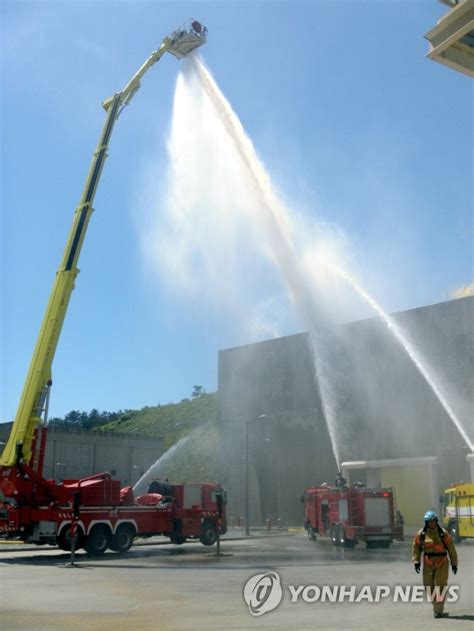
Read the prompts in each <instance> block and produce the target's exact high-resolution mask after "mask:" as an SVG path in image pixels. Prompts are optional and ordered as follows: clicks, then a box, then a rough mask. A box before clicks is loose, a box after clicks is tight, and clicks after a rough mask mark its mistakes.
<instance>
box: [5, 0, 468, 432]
mask: <svg viewBox="0 0 474 631" xmlns="http://www.w3.org/2000/svg"><path fill="white" fill-rule="evenodd" d="M1 10H2V45H1V55H2V84H3V88H2V94H1V101H2V122H1V126H2V160H1V173H2V191H1V195H2V215H1V222H2V223H1V279H2V286H1V300H2V303H1V316H2V320H1V344H2V352H1V357H2V363H1V392H2V409H1V417H0V420H1V421H7V420H11V418H12V417H13V416H14V413H15V411H16V405H17V402H18V400H19V397H20V394H21V388H22V385H23V380H24V377H25V375H26V371H27V368H28V363H29V361H30V356H31V353H32V350H33V347H34V343H35V340H36V334H37V331H38V328H39V324H40V321H41V318H42V315H43V310H44V307H45V304H46V301H47V298H48V295H49V291H50V287H51V284H52V280H53V278H54V273H55V271H56V269H57V266H58V264H59V261H60V257H61V254H62V250H63V247H64V244H65V240H66V236H67V233H68V230H69V227H70V224H71V221H72V214H73V211H74V208H75V206H76V204H77V202H78V200H79V197H80V194H81V191H82V187H83V181H84V178H85V175H86V173H87V169H88V166H89V161H90V156H91V153H92V151H93V149H94V148H95V145H96V142H97V138H98V135H99V132H100V129H101V126H102V124H103V119H104V113H103V110H102V108H101V106H100V103H101V101H102V100H103V99H104V98H105V97H107V96H109V95H111V94H113V93H114V92H115V91H117V90H119V89H121V88H122V87H123V86H124V85H125V83H126V82H127V81H128V79H129V78H130V77H131V75H132V74H133V73H134V72H135V71H136V70H137V69H138V67H139V66H140V65H141V63H142V62H143V61H144V60H145V58H146V57H147V56H148V54H149V53H150V52H151V51H152V50H154V49H155V48H157V47H158V46H159V44H160V42H161V40H162V38H163V37H164V36H165V35H167V34H169V33H170V32H171V31H173V30H174V29H175V28H176V27H177V26H178V25H179V24H181V23H182V22H183V21H184V20H185V19H187V18H189V17H190V16H194V17H196V18H198V19H199V20H201V21H202V22H203V23H205V24H206V25H207V27H208V29H209V37H208V42H207V44H206V45H205V46H204V47H203V49H202V57H203V59H204V61H205V63H206V65H207V67H208V68H209V69H210V71H211V72H212V73H213V75H214V78H215V79H216V81H217V83H218V85H219V86H220V88H221V90H222V92H223V93H224V94H225V96H226V97H227V98H228V100H229V101H230V103H231V104H232V106H233V108H234V110H235V111H236V113H237V114H238V116H239V117H240V119H241V121H242V124H243V125H244V127H245V129H246V131H247V133H248V134H249V136H250V137H251V138H252V140H253V142H254V144H255V146H256V148H257V151H258V153H259V155H260V157H261V159H262V160H263V162H264V164H265V165H266V167H267V168H268V170H269V172H270V174H271V176H272V180H273V183H274V184H275V185H276V187H277V188H278V190H279V191H280V193H281V194H282V196H283V197H284V198H285V199H286V200H291V203H292V204H293V205H295V206H297V207H299V208H302V209H304V212H306V213H309V214H311V213H313V212H314V213H317V215H318V219H319V220H322V221H327V222H329V223H331V224H334V225H336V226H338V227H339V228H340V229H341V230H342V231H343V232H344V234H345V235H347V237H348V238H349V239H350V242H351V249H352V251H353V252H354V255H355V256H356V258H357V260H358V267H359V269H360V272H361V274H362V277H363V278H364V281H365V283H366V286H367V287H368V288H369V289H370V291H371V292H372V294H373V295H374V296H375V297H376V298H377V300H378V301H379V302H381V303H382V305H383V306H384V307H385V308H386V309H387V310H388V311H398V310H403V309H407V308H413V307H417V306H421V305H425V304H430V303H436V302H440V301H442V300H446V299H447V298H449V296H450V294H451V292H452V291H453V290H455V289H456V288H458V287H460V286H464V285H468V284H469V283H471V282H472V280H473V278H472V276H473V274H472V252H473V242H472V227H473V226H472V145H471V143H472V82H471V81H470V80H469V79H468V78H467V77H466V76H464V75H462V74H459V73H456V72H454V71H452V70H450V69H448V68H446V67H444V66H441V65H439V64H436V63H434V62H431V61H428V60H427V59H425V55H426V52H427V50H428V43H427V41H426V40H425V39H424V38H423V35H424V33H426V32H427V31H428V30H429V29H430V28H432V27H433V26H434V24H435V23H436V21H437V20H438V19H439V18H440V16H441V15H443V14H444V13H445V12H446V10H447V7H445V6H444V5H442V4H440V3H438V2H436V1H435V0H422V1H419V2H417V1H413V0H406V1H395V0H393V1H383V2H382V1H376V0H373V1H362V0H352V1H346V2H342V1H341V2H340V1H337V0H331V1H329V0H326V1H324V2H316V1H315V2H203V3H199V2H196V3H192V4H191V3H185V2H172V3H171V2H170V3H167V2H159V3H154V2H79V1H76V2H41V1H38V2H8V1H5V0H4V2H3V3H2V9H1ZM179 69H180V62H178V61H177V60H176V59H175V58H174V57H171V56H169V55H168V56H166V57H165V58H163V59H162V60H161V61H160V62H159V64H158V65H157V66H156V67H154V68H153V69H151V70H150V71H149V73H148V75H147V76H146V77H145V79H144V80H143V82H142V87H141V89H140V91H139V92H138V93H137V95H136V96H135V98H134V100H133V101H132V103H131V105H130V107H129V108H127V109H126V110H125V111H124V112H123V114H122V115H121V117H120V118H119V120H118V122H117V125H116V128H115V131H114V135H113V138H112V141H111V145H110V150H109V158H108V160H107V162H106V165H105V169H104V174H103V177H102V181H101V184H100V187H99V190H98V193H97V197H96V200H95V204H94V207H95V210H96V212H95V213H94V214H93V217H92V220H91V223H90V226H89V231H88V234H87V236H86V240H85V244H84V248H83V251H82V254H81V259H80V261H79V267H80V269H81V272H80V274H79V277H78V279H77V283H76V289H75V291H74V293H73V296H72V299H71V303H70V307H69V311H68V314H67V318H66V322H65V324H64V327H63V333H62V336H61V339H60V342H59V346H58V350H57V353H56V358H55V361H54V365H53V380H54V388H53V396H52V403H51V414H52V415H54V416H60V415H64V414H65V413H66V412H68V411H69V410H71V409H80V410H90V409H91V408H93V407H96V408H98V409H100V410H110V411H112V410H117V409H124V408H141V407H143V406H145V405H156V404H158V403H168V402H171V401H179V400H180V399H182V398H184V397H186V396H189V394H190V393H191V391H192V389H193V385H194V384H200V385H203V386H204V387H205V388H207V390H208V391H212V390H215V389H216V388H217V352H218V350H219V349H220V348H226V347H230V346H236V345H238V344H243V343H246V342H247V341H253V340H249V339H246V338H245V335H244V334H243V333H242V331H239V330H238V329H237V328H236V327H235V326H234V324H232V325H230V324H229V323H228V322H227V320H226V317H225V314H224V313H219V312H218V311H216V310H215V309H211V308H209V305H207V304H206V302H205V301H204V300H203V303H202V304H199V301H196V300H193V301H190V300H188V299H187V298H186V297H185V296H180V295H177V294H176V292H172V291H169V289H168V288H167V286H166V284H165V283H162V284H159V285H158V291H157V287H156V286H155V287H153V288H152V287H151V286H150V282H149V278H148V277H147V274H146V273H145V271H144V261H143V257H142V254H141V249H140V245H139V230H137V214H136V208H137V205H138V203H139V200H140V198H141V192H142V189H143V186H144V174H145V173H146V172H147V171H148V170H149V168H150V164H152V165H154V166H153V168H155V170H156V177H157V178H159V177H160V174H161V173H163V176H164V174H165V172H166V168H167V164H168V156H167V153H166V140H167V135H168V132H169V129H170V124H171V113H172V104H173V93H174V89H175V82H176V78H177V75H178V72H179ZM223 212H224V211H223ZM262 291H263V293H264V292H265V290H264V289H263V290H262ZM268 291H269V295H270V294H271V291H272V289H271V288H269V289H268ZM263 297H265V296H263ZM300 330H302V327H301V325H299V324H298V322H296V321H291V320H289V324H288V326H287V328H286V329H284V330H283V331H281V333H283V334H291V333H296V332H299V331H300Z"/></svg>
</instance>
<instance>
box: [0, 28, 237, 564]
mask: <svg viewBox="0 0 474 631" xmlns="http://www.w3.org/2000/svg"><path fill="white" fill-rule="evenodd" d="M206 37H207V29H206V27H205V26H204V25H202V24H201V23H200V22H198V21H197V20H193V21H192V22H191V23H190V24H189V26H188V27H183V28H181V29H179V30H178V31H175V32H174V33H172V34H171V35H170V37H165V38H164V39H163V42H162V44H161V46H160V47H159V48H158V49H157V50H155V51H154V52H152V54H151V55H150V56H149V57H148V59H147V60H146V61H145V63H144V64H143V65H142V66H141V67H140V69H139V70H138V71H137V72H136V73H135V74H134V75H133V77H132V78H131V80H130V81H129V82H128V83H127V85H126V86H125V87H124V88H123V90H121V91H119V92H116V93H115V94H114V95H113V96H112V97H110V98H107V99H105V101H103V103H102V105H103V107H104V109H105V111H106V117H105V122H104V126H103V128H102V131H101V134H100V137H99V141H98V144H97V150H96V151H95V152H94V154H93V157H92V161H91V165H90V169H89V172H88V174H87V178H86V182H85V186H84V190H83V193H82V196H81V198H80V201H79V205H78V206H77V208H76V210H75V212H74V218H73V223H72V227H71V231H70V233H69V236H68V239H67V242H66V247H65V249H64V254H63V257H62V259H61V262H60V266H59V268H58V271H57V273H56V276H55V278H54V282H53V286H52V289H51V294H50V298H49V301H48V303H47V306H46V311H45V314H44V318H43V322H42V324H41V327H40V331H39V333H38V338H37V342H36V346H35V349H34V352H33V356H32V359H31V362H30V367H29V370H28V373H27V376H26V380H25V384H24V387H23V392H22V395H21V398H20V402H19V405H18V410H17V413H16V416H15V420H14V423H13V427H12V430H11V433H10V436H9V439H8V442H7V444H6V445H5V448H4V449H3V452H2V454H1V456H0V535H1V536H4V537H10V538H17V539H22V540H23V541H27V542H32V543H39V544H42V543H53V544H54V543H57V544H58V545H59V546H61V547H62V548H64V549H68V548H69V547H71V542H72V541H73V542H74V546H73V547H74V549H75V548H79V547H82V546H83V547H84V548H85V549H86V550H87V551H88V552H90V553H93V554H103V552H105V550H106V549H107V548H111V549H112V550H116V551H118V552H125V551H126V550H128V549H129V548H130V546H131V545H132V541H133V537H134V536H137V535H140V536H149V535H157V534H163V535H165V536H167V537H170V539H171V541H173V542H174V543H177V544H179V543H183V542H184V541H185V540H186V539H188V538H199V539H200V540H201V542H202V543H203V544H204V545H212V544H213V543H214V541H215V540H216V535H217V533H218V532H221V533H223V532H225V492H224V490H223V489H222V488H221V487H220V486H219V485H217V484H191V485H168V486H167V487H164V486H160V485H158V486H157V484H155V485H154V486H153V488H151V489H149V491H150V492H149V493H146V494H145V495H144V496H141V497H138V498H135V497H134V494H133V489H132V488H130V487H128V488H126V489H123V490H122V491H121V490H120V482H118V481H117V480H112V478H111V476H110V475H109V474H108V473H101V474H98V475H94V476H91V477H88V478H84V479H82V480H65V481H63V482H61V484H58V483H56V482H55V481H54V480H46V479H45V478H43V475H42V470H43V459H44V450H45V441H46V433H47V417H48V407H49V399H50V391H51V386H52V378H51V373H52V363H53V358H54V353H55V351H56V347H57V344H58V341H59V336H60V333H61V328H62V325H63V323H64V319H65V316H66V312H67V308H68V305H69V300H70V298H71V294H72V291H73V289H74V287H75V283H76V278H77V275H78V273H79V268H78V267H77V265H78V261H79V255H80V252H81V248H82V245H83V242H84V238H85V234H86V231H87V227H88V225H89V220H90V218H91V216H92V211H93V202H94V199H95V194H96V191H97V187H98V184H99V181H100V177H101V174H102V170H103V167H104V163H105V159H106V157H107V151H108V148H109V143H110V138H111V134H112V131H113V129H114V126H115V123H116V121H117V119H118V117H119V115H120V113H121V112H122V111H123V109H124V107H125V106H126V105H128V104H129V103H130V101H131V99H132V98H133V96H134V95H135V93H136V92H137V90H138V89H139V87H140V82H141V79H142V77H143V75H144V74H145V72H146V71H147V70H148V69H149V68H150V67H151V66H152V65H154V64H155V63H157V62H158V61H159V60H160V59H161V58H162V57H163V55H164V54H165V53H167V52H169V53H171V54H172V55H174V56H175V57H177V58H178V59H179V58H181V57H184V56H186V55H187V54H188V53H189V52H191V50H194V49H195V48H197V47H199V46H201V45H202V44H204V43H205V41H206Z"/></svg>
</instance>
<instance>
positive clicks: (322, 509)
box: [302, 484, 401, 548]
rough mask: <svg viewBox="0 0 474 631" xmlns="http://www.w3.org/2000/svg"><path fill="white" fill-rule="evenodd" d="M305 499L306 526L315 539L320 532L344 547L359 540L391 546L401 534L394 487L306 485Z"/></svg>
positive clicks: (376, 544)
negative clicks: (396, 515) (397, 520)
mask: <svg viewBox="0 0 474 631" xmlns="http://www.w3.org/2000/svg"><path fill="white" fill-rule="evenodd" d="M302 501H303V503H304V527H305V530H306V532H307V534H308V537H309V539H311V540H313V541H314V540H315V539H316V537H317V535H319V536H329V537H330V538H331V540H332V542H333V544H334V545H340V546H344V547H345V548H352V547H353V546H355V545H356V544H357V543H358V542H359V541H365V542H366V544H367V547H382V548H388V547H389V546H390V544H391V543H392V541H393V539H399V538H401V532H400V528H401V526H399V525H397V524H396V521H395V512H394V500H393V492H392V489H380V490H374V489H368V488H365V487H364V486H362V485H357V486H351V487H347V486H345V484H344V485H343V486H330V485H328V484H322V485H321V486H312V487H310V488H309V489H306V491H305V493H304V495H303V497H302Z"/></svg>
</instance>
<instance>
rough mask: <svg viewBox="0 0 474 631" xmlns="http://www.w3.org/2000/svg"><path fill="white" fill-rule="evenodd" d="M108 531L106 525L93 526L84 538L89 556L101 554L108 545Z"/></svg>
mask: <svg viewBox="0 0 474 631" xmlns="http://www.w3.org/2000/svg"><path fill="white" fill-rule="evenodd" d="M109 540H110V531H109V529H108V528H107V526H104V525H101V524H99V525H97V526H94V527H93V528H92V530H91V532H90V533H89V536H88V537H87V539H86V543H85V546H84V547H85V549H86V550H87V553H88V554H90V555H91V556H96V557H98V556H102V555H103V554H104V552H105V551H106V550H107V548H108V547H109Z"/></svg>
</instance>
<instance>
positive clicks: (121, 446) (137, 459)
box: [0, 423, 163, 485]
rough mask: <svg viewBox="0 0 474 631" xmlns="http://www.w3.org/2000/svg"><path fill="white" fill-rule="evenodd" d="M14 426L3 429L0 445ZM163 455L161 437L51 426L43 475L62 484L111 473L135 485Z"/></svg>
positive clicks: (0, 427)
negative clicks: (71, 479)
mask: <svg viewBox="0 0 474 631" xmlns="http://www.w3.org/2000/svg"><path fill="white" fill-rule="evenodd" d="M11 425H12V424H11V423H3V424H1V425H0V441H2V442H6V440H7V438H8V436H9V433H10V428H11ZM162 453H163V438H162V437H161V436H136V435H134V434H119V433H114V432H99V431H88V430H81V429H66V428H63V427H55V426H50V427H49V428H48V438H47V442H46V453H45V462H44V469H43V475H44V477H45V478H53V479H55V480H58V481H60V480H63V479H65V478H82V477H86V476H89V475H92V474H94V473H102V472H103V471H108V472H109V473H111V474H112V475H113V477H114V478H116V479H118V480H120V481H121V482H122V484H123V485H126V484H134V483H135V482H137V480H138V479H139V478H140V477H141V476H142V475H143V473H145V471H147V469H148V468H149V467H150V466H151V465H152V464H154V463H155V462H156V460H158V458H159V457H160V456H161V455H162Z"/></svg>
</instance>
